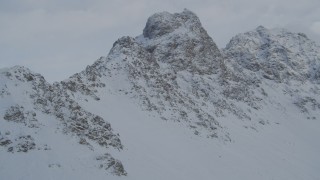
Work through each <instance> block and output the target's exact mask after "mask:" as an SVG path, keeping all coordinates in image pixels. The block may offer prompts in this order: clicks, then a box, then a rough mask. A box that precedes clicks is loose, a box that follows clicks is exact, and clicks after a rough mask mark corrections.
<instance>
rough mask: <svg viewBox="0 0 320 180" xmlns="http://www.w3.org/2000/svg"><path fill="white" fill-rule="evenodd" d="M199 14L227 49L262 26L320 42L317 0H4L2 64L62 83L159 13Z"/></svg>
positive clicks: (319, 3)
mask: <svg viewBox="0 0 320 180" xmlns="http://www.w3.org/2000/svg"><path fill="white" fill-rule="evenodd" d="M184 8H187V9H189V10H191V11H193V12H194V13H196V14H197V15H198V16H199V18H200V20H201V22H202V25H203V26H204V28H205V29H206V30H207V31H208V34H209V35H210V36H211V37H212V38H213V40H214V41H215V42H216V43H217V45H218V46H219V48H223V47H224V46H225V45H226V44H227V43H228V41H229V40H230V39H231V37H232V36H234V35H236V34H238V33H241V32H246V31H249V30H252V29H254V28H256V27H257V26H259V25H263V26H265V27H267V28H275V27H280V28H287V29H289V30H290V31H293V32H303V33H305V34H307V36H308V37H309V38H311V39H313V40H314V41H316V42H317V43H318V44H320V1H319V0H264V1H260V0H70V1H69V0H67V1H66V0H0V68H3V67H9V66H13V65H23V66H26V67H28V68H30V69H31V70H32V71H34V72H38V73H41V74H42V75H44V77H45V78H46V79H47V80H48V81H49V82H53V81H60V80H63V79H66V78H67V77H69V76H70V75H72V74H74V73H76V72H79V71H81V70H83V69H84V68H85V67H86V66H87V65H91V64H92V63H93V62H94V61H95V60H96V59H98V58H99V57H100V56H106V55H107V54H108V52H109V50H110V48H111V47H112V44H113V42H115V41H116V40H117V39H118V38H120V37H121V36H126V35H129V36H132V37H135V36H137V35H139V34H141V33H142V30H143V28H144V26H145V23H146V21H147V18H148V17H149V16H150V15H152V14H153V13H156V12H161V11H168V12H171V13H174V12H181V11H182V10H183V9H184Z"/></svg>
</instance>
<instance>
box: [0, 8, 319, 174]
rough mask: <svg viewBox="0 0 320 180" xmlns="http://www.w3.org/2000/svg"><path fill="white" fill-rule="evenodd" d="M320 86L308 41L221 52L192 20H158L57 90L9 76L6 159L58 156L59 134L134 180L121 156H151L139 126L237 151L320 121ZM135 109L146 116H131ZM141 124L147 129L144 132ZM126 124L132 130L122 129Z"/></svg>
mask: <svg viewBox="0 0 320 180" xmlns="http://www.w3.org/2000/svg"><path fill="white" fill-rule="evenodd" d="M319 82H320V47H319V46H318V45H316V44H315V43H314V42H313V41H312V40H310V39H308V37H307V36H306V35H304V34H302V33H291V32H288V31H287V30H284V29H272V30H269V29H267V28H264V27H262V26H259V27H258V28H256V29H255V30H253V31H250V32H246V33H242V34H239V35H237V36H235V37H233V38H232V39H231V41H230V42H229V44H228V45H227V46H226V48H224V49H221V50H219V49H218V47H217V46H216V44H215V43H214V41H213V40H212V38H211V37H210V36H209V35H208V34H207V32H206V30H205V29H204V28H203V27H202V25H201V22H200V20H199V18H198V17H197V16H196V15H195V14H194V13H193V12H191V11H189V10H187V9H185V10H184V11H183V12H181V13H174V14H171V13H168V12H161V13H156V14H154V15H152V16H151V17H149V18H148V20H147V23H146V26H145V28H144V30H143V34H142V35H139V36H137V37H135V38H134V37H127V36H126V37H122V38H119V39H118V40H117V41H116V42H115V43H114V44H113V47H112V49H111V50H110V52H109V54H108V56H107V57H101V58H99V59H98V60H97V61H95V62H94V63H93V64H92V65H90V66H87V67H86V68H85V70H83V71H81V72H79V73H76V74H74V75H73V76H71V77H69V78H68V79H66V80H63V81H61V82H57V83H54V84H49V83H48V82H46V81H45V79H44V77H42V76H41V75H40V74H36V73H33V72H31V71H30V70H28V69H27V68H24V67H20V66H15V67H13V68H10V69H3V70H1V72H0V100H1V101H0V107H1V112H0V114H1V119H0V150H1V151H0V153H3V152H11V153H20V152H29V151H35V150H38V151H42V150H45V151H48V152H50V151H54V150H55V148H56V149H59V148H57V147H58V146H56V147H53V146H54V144H55V143H54V142H53V141H48V143H45V142H42V141H41V139H42V138H41V137H42V136H40V135H39V134H46V133H45V132H42V131H48V132H51V131H52V130H50V129H54V133H53V134H50V137H51V136H59V137H60V135H58V134H63V135H64V137H65V138H67V137H69V138H70V137H72V139H73V140H72V139H71V140H70V141H69V140H68V142H65V143H66V144H68V143H69V144H70V143H71V144H72V142H74V141H76V142H77V143H78V144H77V145H72V147H70V148H71V149H72V148H82V146H84V147H87V150H84V151H86V152H87V151H88V152H90V153H89V154H93V155H92V156H90V157H88V160H89V161H90V162H91V160H93V161H94V162H95V163H98V165H97V167H98V168H100V169H105V170H107V172H108V173H111V174H114V175H118V176H121V175H127V171H126V169H125V167H126V163H128V164H130V163H132V162H133V160H131V158H132V157H131V156H129V155H128V156H125V157H127V159H125V158H121V157H122V155H121V153H124V154H126V153H128V154H130V152H133V154H134V155H137V152H136V151H134V150H132V149H130V147H139V148H140V147H144V148H148V144H144V143H143V144H139V142H140V141H139V139H138V138H137V139H135V140H137V143H138V146H136V145H132V144H131V143H132V142H130V141H127V139H130V137H128V136H126V135H127V134H126V133H127V132H132V133H133V134H135V133H136V134H139V133H137V132H140V131H141V133H142V132H143V129H144V128H142V127H140V126H146V127H147V125H150V127H152V126H153V125H154V124H153V123H162V121H163V122H167V123H173V124H175V125H176V124H178V125H179V128H181V129H186V130H187V131H186V132H191V133H192V134H193V135H192V137H193V136H195V137H197V138H198V137H200V138H202V139H209V140H210V142H215V141H216V140H218V141H217V142H219V143H229V144H232V143H237V141H238V140H239V138H238V136H242V135H243V134H246V133H250V131H254V132H260V131H264V130H265V129H266V128H275V129H276V128H277V127H274V125H276V126H280V124H282V123H283V124H287V123H288V121H290V119H291V121H292V122H296V121H297V122H298V123H304V122H306V123H308V120H313V121H316V122H318V121H319V118H320V96H319V95H320V86H319ZM123 98H124V99H125V102H127V103H124V104H123V106H124V107H123V109H117V111H118V110H119V112H120V113H121V114H119V113H118V114H117V113H115V112H111V111H108V108H109V109H112V106H115V107H116V104H118V103H120V102H122V101H121V99H123ZM114 99H115V100H114ZM130 103H132V104H134V105H135V106H137V108H138V109H136V110H135V111H132V110H131V109H130V108H127V109H126V108H125V107H126V105H127V104H130ZM128 107H129V106H128ZM120 108H122V107H120ZM104 111H106V112H108V113H104ZM138 111H139V112H138ZM140 111H141V114H143V115H141V114H139V113H140ZM126 113H129V114H128V116H122V114H126ZM130 113H131V114H130ZM118 117H121V118H120V119H118ZM141 117H148V118H141ZM149 118H150V120H149ZM153 118H156V121H155V122H153V121H152V120H151V119H153ZM44 119H50V121H47V120H44ZM115 119H117V120H115ZM140 119H148V120H147V121H144V123H145V124H139V122H140ZM119 121H124V123H123V124H121V125H120V126H119V123H120V122H119ZM135 121H136V123H134V122H135ZM158 121H159V122H158ZM53 122H54V123H53ZM52 123H53V124H52ZM113 123H114V124H116V127H117V128H118V129H121V127H122V126H125V127H126V126H127V125H128V124H129V125H130V124H131V123H133V124H134V125H132V127H135V128H137V126H136V124H139V125H140V126H139V127H138V129H130V128H127V127H126V128H124V130H119V131H118V130H117V129H116V128H111V127H113ZM148 123H151V124H148ZM14 124H17V126H19V130H17V128H14ZM175 125H174V126H175ZM41 129H43V130H41ZM239 129H240V130H239ZM177 131H178V130H177ZM118 132H119V134H118ZM290 132H291V131H290ZM312 132H313V131H312ZM122 133H123V134H125V135H124V139H125V142H127V143H128V146H127V145H126V144H125V143H123V141H122V139H121V138H120V137H121V135H122ZM147 133H148V132H147ZM149 133H150V134H152V133H151V132H149ZM161 135H164V134H161ZM317 135H318V137H319V134H317ZM48 136H49V135H48ZM130 136H131V134H130ZM136 136H137V137H139V138H141V139H143V138H144V137H145V136H146V137H147V136H148V134H144V136H140V135H136ZM43 137H46V135H44V136H43ZM164 137H165V135H164ZM290 137H291V136H290ZM154 138H156V139H157V138H158V137H154ZM62 139H64V138H62ZM166 140H167V139H166ZM240 140H241V139H240ZM240 140H239V141H240ZM61 141H63V140H61ZM188 141H189V140H188ZM201 141H202V140H201ZM49 142H50V143H52V147H51V145H50V143H49ZM146 142H149V143H151V142H150V141H148V139H147V140H146ZM174 143H175V142H174ZM78 145H79V146H80V147H78ZM170 145H171V144H170ZM66 147H69V146H66ZM161 148H163V147H161ZM161 148H160V147H159V149H161ZM285 148H288V147H287V146H285ZM314 149H316V148H314ZM115 150H116V151H115ZM123 150H124V151H125V152H122V151H123ZM164 151H165V150H164ZM138 153H139V152H138ZM140 153H141V152H140ZM159 153H161V152H159ZM114 156H115V157H119V159H120V160H118V159H116V158H114ZM85 157H87V156H85ZM219 158H221V157H219ZM123 160H124V165H122V162H123ZM75 162H77V163H79V162H78V161H77V160H75ZM80 163H81V162H80ZM99 163H100V164H99ZM66 164H68V163H67V162H66ZM61 166H63V165H61V164H59V163H51V164H50V168H52V167H54V168H56V167H58V168H61ZM89 167H91V165H89ZM129 167H131V169H135V168H136V166H133V165H131V166H130V165H129ZM132 167H134V168H132ZM131 172H132V171H131ZM128 174H129V176H130V172H128ZM133 174H134V173H133ZM0 177H1V175H0Z"/></svg>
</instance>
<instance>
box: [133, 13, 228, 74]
mask: <svg viewBox="0 0 320 180" xmlns="http://www.w3.org/2000/svg"><path fill="white" fill-rule="evenodd" d="M137 41H138V42H139V44H141V45H142V46H143V47H144V48H145V49H147V51H148V52H150V53H152V55H153V56H154V57H155V58H156V59H157V60H158V61H159V62H163V63H166V64H169V65H170V66H172V68H174V69H175V70H176V71H181V70H188V71H190V72H194V73H198V74H212V73H218V72H219V71H221V69H222V67H221V66H223V64H222V59H221V54H220V51H219V49H218V48H217V46H216V44H215V43H214V42H213V40H212V38H211V37H210V36H209V35H208V34H207V32H206V30H205V29H204V28H203V27H202V25H201V23H200V20H199V19H198V17H197V16H196V15H195V14H194V13H193V12H191V11H189V10H186V9H185V10H184V11H183V12H182V13H175V14H170V13H168V12H163V13H157V14H154V15H153V16H151V17H150V18H149V19H148V21H147V24H146V27H145V28H144V30H143V35H142V36H140V37H138V38H137Z"/></svg>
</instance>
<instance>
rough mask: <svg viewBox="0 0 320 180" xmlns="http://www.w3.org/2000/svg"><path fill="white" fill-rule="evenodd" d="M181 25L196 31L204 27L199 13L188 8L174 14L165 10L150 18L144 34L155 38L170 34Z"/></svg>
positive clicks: (146, 36)
mask: <svg viewBox="0 0 320 180" xmlns="http://www.w3.org/2000/svg"><path fill="white" fill-rule="evenodd" d="M180 27H184V28H185V29H187V30H188V31H196V30H197V29H199V28H202V25H201V23H200V20H199V18H198V17H197V15H196V14H195V13H193V12H192V11H190V10H188V9H184V10H183V11H182V12H181V13H174V14H171V13H169V12H166V11H164V12H160V13H156V14H153V15H152V16H150V17H149V18H148V20H147V23H146V26H145V28H144V30H143V36H144V37H145V38H149V39H153V38H157V37H161V36H163V35H165V34H169V33H171V32H173V31H175V30H176V29H178V28H180Z"/></svg>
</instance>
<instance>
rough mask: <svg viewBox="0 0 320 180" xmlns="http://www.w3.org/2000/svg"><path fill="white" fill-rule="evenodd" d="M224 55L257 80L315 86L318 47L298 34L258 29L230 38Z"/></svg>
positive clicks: (260, 27) (319, 67) (317, 68)
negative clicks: (249, 72) (253, 73)
mask: <svg viewBox="0 0 320 180" xmlns="http://www.w3.org/2000/svg"><path fill="white" fill-rule="evenodd" d="M224 52H225V54H226V56H227V57H228V58H231V59H233V60H234V61H235V62H236V63H238V64H239V65H240V66H241V67H242V68H245V69H247V70H250V71H252V72H256V73H255V74H256V75H257V76H258V77H259V78H261V77H263V78H266V79H271V80H275V81H276V82H286V81H290V80H299V81H306V80H310V81H313V82H317V83H319V72H320V55H319V54H320V47H319V46H318V45H316V44H315V43H314V42H313V41H311V40H310V39H308V37H307V36H306V35H304V34H302V33H291V32H288V31H287V30H284V29H273V30H269V29H266V28H264V27H262V26H259V27H258V28H256V29H255V30H254V31H250V32H247V33H242V34H239V35H237V36H235V37H234V38H232V39H231V41H230V43H229V44H228V45H227V47H226V48H225V50H224Z"/></svg>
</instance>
